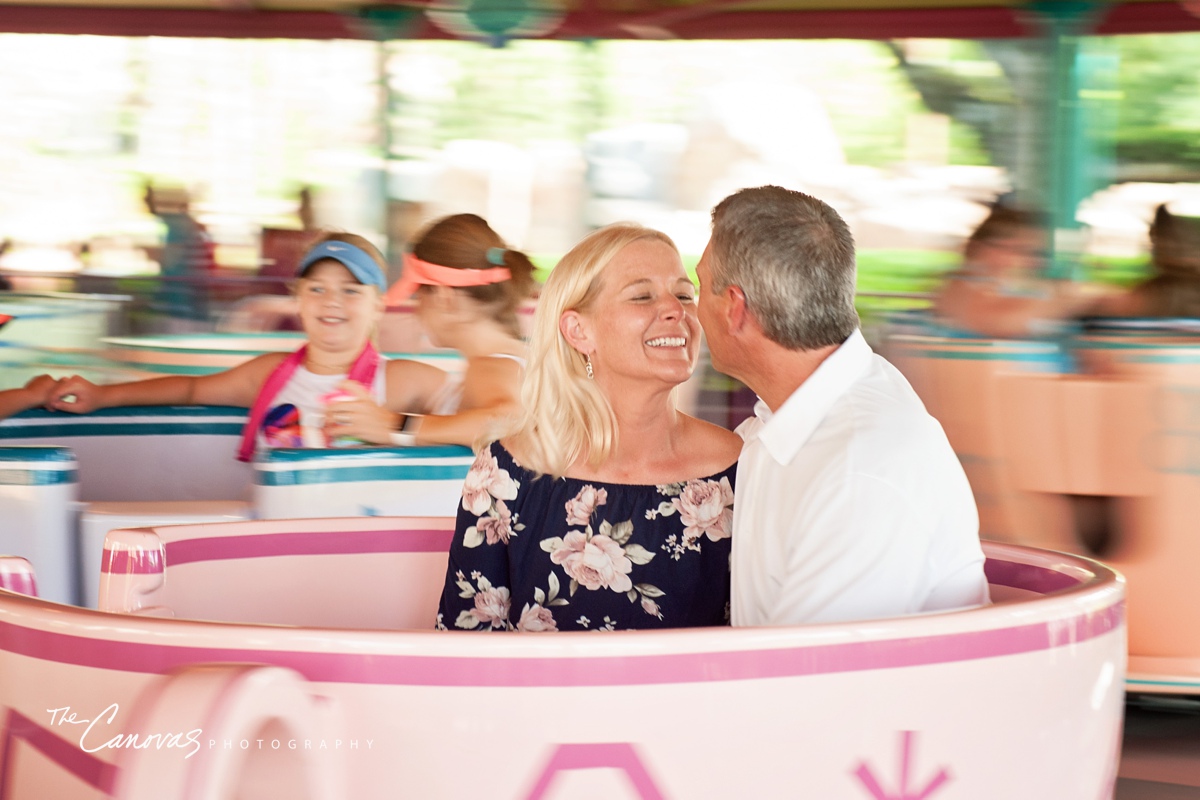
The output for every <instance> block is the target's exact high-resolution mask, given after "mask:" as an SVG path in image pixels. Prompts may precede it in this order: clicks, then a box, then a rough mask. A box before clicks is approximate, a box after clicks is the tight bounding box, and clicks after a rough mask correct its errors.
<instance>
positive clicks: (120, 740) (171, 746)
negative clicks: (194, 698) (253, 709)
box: [46, 703, 203, 758]
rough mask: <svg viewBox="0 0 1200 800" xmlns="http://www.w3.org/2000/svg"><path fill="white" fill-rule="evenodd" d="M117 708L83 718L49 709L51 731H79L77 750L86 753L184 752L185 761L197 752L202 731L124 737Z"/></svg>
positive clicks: (68, 709) (64, 708)
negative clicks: (110, 751)
mask: <svg viewBox="0 0 1200 800" xmlns="http://www.w3.org/2000/svg"><path fill="white" fill-rule="evenodd" d="M120 710H121V709H120V706H118V705H117V704H116V703H113V704H111V705H110V706H108V708H106V709H104V710H103V711H101V712H100V713H99V714H96V715H95V716H90V717H82V716H80V714H79V712H77V711H75V710H74V709H72V708H71V707H70V706H62V707H61V708H48V709H46V713H48V714H49V715H50V727H51V728H52V729H54V730H60V731H61V729H62V728H64V727H68V726H75V727H77V728H78V729H79V749H81V750H83V751H84V752H86V753H96V752H99V751H101V750H106V749H107V750H122V749H132V750H151V749H154V750H175V749H179V750H184V751H186V752H185V753H184V755H183V757H184V758H191V757H192V756H194V755H195V754H196V752H197V751H198V750H199V749H200V746H201V745H200V737H201V735H202V734H203V731H202V730H201V729H200V728H193V729H191V730H190V731H179V732H176V731H170V732H165V731H159V732H145V733H127V732H124V731H120V730H119V727H120V726H119V724H118V722H117V714H118V712H120Z"/></svg>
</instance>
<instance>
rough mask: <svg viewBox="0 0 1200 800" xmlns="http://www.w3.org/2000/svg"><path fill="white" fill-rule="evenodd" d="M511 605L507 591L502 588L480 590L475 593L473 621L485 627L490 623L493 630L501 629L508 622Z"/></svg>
mask: <svg viewBox="0 0 1200 800" xmlns="http://www.w3.org/2000/svg"><path fill="white" fill-rule="evenodd" d="M511 603H512V600H511V598H510V597H509V593H508V589H507V588H506V587H504V586H501V587H499V588H491V587H489V588H487V589H480V591H478V592H476V593H475V610H474V611H473V612H472V613H473V614H474V615H475V619H477V620H479V621H480V622H482V623H483V624H485V625H486V624H488V623H491V626H492V627H493V628H503V627H504V625H505V623H506V622H508V610H509V607H510V605H511Z"/></svg>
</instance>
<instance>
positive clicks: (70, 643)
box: [0, 601, 1125, 687]
mask: <svg viewBox="0 0 1200 800" xmlns="http://www.w3.org/2000/svg"><path fill="white" fill-rule="evenodd" d="M962 613H968V614H969V613H972V612H970V611H967V612H962ZM1124 618H1125V611H1124V601H1116V602H1112V603H1111V604H1110V605H1108V606H1102V607H1099V608H1094V609H1089V610H1087V611H1085V612H1082V613H1079V614H1076V615H1075V616H1072V617H1068V618H1065V619H1055V620H1051V621H1048V622H1037V623H1031V624H1027V625H1015V626H1012V627H1007V628H1000V629H995V630H982V631H962V632H956V633H948V634H939V635H928V636H909V637H900V638H896V639H884V640H878V641H856V642H839V643H836V644H823V645H811V644H810V645H806V646H797V647H790V648H787V647H785V648H777V649H753V650H750V649H747V650H731V649H723V650H715V651H713V650H708V651H701V652H693V653H672V654H650V655H637V654H630V655H622V656H588V655H577V654H571V653H570V652H569V651H565V654H564V655H563V656H561V657H534V658H507V657H496V658H489V657H484V656H420V655H389V654H381V653H336V652H327V651H326V652H305V651H294V650H264V649H258V648H250V647H246V648H217V647H189V646H174V645H170V644H165V643H161V642H153V643H152V642H149V641H144V642H122V641H115V640H112V639H94V638H89V637H83V636H75V635H71V634H62V633H56V632H51V631H45V630H38V629H33V628H27V627H25V626H22V625H17V624H14V623H10V622H0V648H2V649H4V650H7V651H10V652H14V653H18V654H21V655H26V656H30V657H33V658H41V659H46V660H50V661H57V662H60V663H66V664H79V665H83V666H88V667H94V668H99V669H114V670H121V671H125V672H140V673H163V672H167V671H169V670H171V669H175V668H177V667H181V666H185V665H188V664H196V663H205V662H252V663H265V664H274V665H277V666H282V667H289V668H291V669H294V670H296V671H297V672H299V673H300V674H302V675H304V676H305V677H306V678H308V679H309V680H311V681H317V682H330V683H359V684H376V685H382V686H456V687H467V686H477V687H498V686H511V687H521V686H558V687H566V686H633V685H655V684H678V683H713V682H724V681H737V680H754V679H761V678H788V677H796V676H803V675H825V674H834V673H842V672H858V671H862V670H874V669H897V668H900V667H911V666H920V665H925V664H945V663H954V662H962V661H973V660H978V659H985V658H997V657H1001V656H1010V655H1018V654H1022V653H1036V652H1041V651H1047V650H1054V649H1057V648H1059V647H1067V646H1075V645H1078V644H1080V643H1082V642H1085V641H1088V640H1090V639H1094V638H1098V637H1101V636H1105V635H1107V634H1110V633H1113V632H1116V631H1119V630H1120V629H1121V627H1122V626H1123V624H1124ZM190 624H196V625H201V624H204V623H190ZM211 624H219V623H211ZM914 627H915V628H919V625H918V626H914ZM743 630H744V631H745V634H743V633H742V631H743ZM779 632H780V633H784V631H783V630H782V629H781V630H780V631H779ZM142 635H144V636H146V637H147V638H149V637H150V636H151V633H149V632H142ZM306 635H308V633H306ZM474 635H476V634H471V633H466V632H462V633H444V632H439V633H435V632H428V633H425V632H420V633H407V634H406V633H403V632H398V633H397V636H398V637H401V638H411V639H413V645H414V647H415V646H417V642H416V640H417V638H418V637H430V636H474ZM512 635H515V636H520V635H522V634H512ZM529 635H533V634H529ZM558 635H559V636H572V637H585V636H592V634H588V633H568V634H558ZM615 635H618V636H621V635H626V636H639V635H641V632H634V633H629V634H615ZM649 635H651V636H653V635H661V634H649ZM667 635H669V634H667ZM726 635H727V636H728V637H729V638H730V640H731V646H735V645H736V641H737V638H738V637H739V636H750V635H754V632H753V629H738V630H732V631H728V633H727V634H726ZM281 638H283V640H285V641H286V640H287V638H288V637H286V636H283V637H281ZM346 641H347V642H349V639H347V640H346ZM564 650H565V649H564Z"/></svg>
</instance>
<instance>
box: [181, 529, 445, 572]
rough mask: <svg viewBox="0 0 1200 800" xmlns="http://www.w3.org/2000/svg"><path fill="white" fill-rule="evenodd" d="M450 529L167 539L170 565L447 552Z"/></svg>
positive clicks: (319, 532)
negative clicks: (294, 557) (352, 554)
mask: <svg viewBox="0 0 1200 800" xmlns="http://www.w3.org/2000/svg"><path fill="white" fill-rule="evenodd" d="M453 537H454V531H452V530H450V529H448V528H447V529H442V530H432V529H410V530H385V531H316V532H309V533H265V534H263V533H260V534H257V535H254V536H213V537H210V538H206V539H186V540H183V541H178V542H168V543H167V545H166V550H167V563H168V564H170V565H171V566H176V565H179V564H191V563H193V562H197V561H228V560H235V559H241V558H269V557H272V556H316V555H337V554H339V553H345V554H350V553H447V552H449V551H450V540H451V539H452V538H453Z"/></svg>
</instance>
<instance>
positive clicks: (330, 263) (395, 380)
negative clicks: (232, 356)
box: [46, 233, 446, 461]
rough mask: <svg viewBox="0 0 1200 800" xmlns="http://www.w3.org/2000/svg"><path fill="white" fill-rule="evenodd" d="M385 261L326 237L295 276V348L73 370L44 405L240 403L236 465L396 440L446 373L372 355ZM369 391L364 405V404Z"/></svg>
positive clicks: (357, 242)
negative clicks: (98, 371)
mask: <svg viewBox="0 0 1200 800" xmlns="http://www.w3.org/2000/svg"><path fill="white" fill-rule="evenodd" d="M384 266H385V262H384V260H383V256H382V255H381V254H380V253H379V251H378V250H376V249H375V247H374V246H373V245H372V244H371V243H370V242H368V241H367V240H366V239H364V238H362V237H361V236H356V235H354V234H349V233H330V234H326V235H324V236H323V237H321V239H320V240H318V242H317V243H316V244H315V245H314V246H313V247H312V248H311V249H310V250H309V251H308V253H307V254H306V255H305V256H304V258H303V259H302V260H301V262H300V265H299V268H298V269H297V272H296V275H297V278H298V280H297V282H296V298H297V304H298V306H299V313H300V320H301V323H302V324H303V326H304V332H305V334H306V335H307V341H306V343H305V344H304V346H302V347H301V348H300V349H299V350H297V351H296V352H295V353H290V354H289V353H267V354H264V355H261V356H258V357H256V358H253V359H250V360H249V361H246V362H244V363H242V364H239V365H238V366H236V367H233V368H232V369H229V370H226V371H224V372H218V373H215V374H212V375H202V376H195V377H192V376H170V377H164V378H151V379H148V380H143V381H134V382H130V383H116V384H107V385H96V384H93V383H91V382H90V381H87V380H85V379H83V378H80V377H78V376H72V377H69V378H64V379H63V380H61V381H59V382H58V383H57V385H56V386H55V387H54V388H53V389H52V390H51V392H50V394H49V397H48V398H47V401H46V405H47V407H48V408H51V409H54V410H58V411H70V412H74V413H88V412H90V411H93V410H95V409H98V408H107V407H110V406H145V405H184V404H198V405H227V406H242V407H246V408H249V409H250V417H249V420H248V421H247V423H246V426H245V429H244V430H243V437H242V445H241V447H240V449H239V453H238V457H239V458H240V459H241V460H243V461H248V460H249V459H250V458H251V456H252V455H253V453H254V451H255V450H256V449H258V448H263V447H324V446H328V445H330V444H338V443H343V444H350V443H362V442H369V443H374V444H389V443H391V442H392V441H393V439H394V438H396V437H398V436H401V434H400V429H401V426H402V425H403V423H404V421H405V419H406V418H407V416H408V414H409V413H410V412H425V411H428V410H430V409H431V408H432V407H433V406H432V403H433V398H435V397H436V396H437V395H438V393H439V392H441V391H442V390H443V387H444V386H445V384H446V373H445V372H443V371H442V370H439V369H437V368H436V367H432V366H429V365H427V364H422V363H419V362H416V361H405V360H388V359H385V358H383V357H382V356H380V354H379V353H378V351H376V349H375V347H374V345H373V344H372V342H371V340H372V338H373V336H374V334H375V330H376V328H377V327H378V325H379V322H380V320H381V319H382V317H383V313H384V300H383V293H384V291H385V289H386V281H385V279H384V273H383V268H384ZM347 389H351V390H352V391H353V394H351V393H350V392H348V391H347ZM367 397H369V398H370V401H369V402H363V401H362V400H361V399H362V398H367ZM351 406H352V407H353V411H351V410H350V407H351ZM405 443H407V442H406V441H405Z"/></svg>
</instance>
